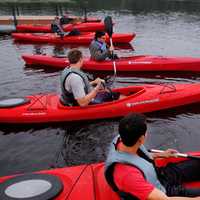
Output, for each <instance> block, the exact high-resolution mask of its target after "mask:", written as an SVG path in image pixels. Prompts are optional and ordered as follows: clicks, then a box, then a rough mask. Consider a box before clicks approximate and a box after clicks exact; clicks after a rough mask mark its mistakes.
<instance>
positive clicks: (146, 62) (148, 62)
mask: <svg viewBox="0 0 200 200" xmlns="http://www.w3.org/2000/svg"><path fill="white" fill-rule="evenodd" d="M151 63H152V62H151V61H128V64H129V65H132V64H151Z"/></svg>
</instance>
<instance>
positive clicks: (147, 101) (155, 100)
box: [126, 98, 160, 107]
mask: <svg viewBox="0 0 200 200" xmlns="http://www.w3.org/2000/svg"><path fill="white" fill-rule="evenodd" d="M159 101H160V99H159V98H156V99H150V100H145V101H138V102H134V103H127V104H126V106H127V107H133V106H137V105H141V104H149V103H155V102H159Z"/></svg>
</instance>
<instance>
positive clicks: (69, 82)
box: [60, 49, 104, 106]
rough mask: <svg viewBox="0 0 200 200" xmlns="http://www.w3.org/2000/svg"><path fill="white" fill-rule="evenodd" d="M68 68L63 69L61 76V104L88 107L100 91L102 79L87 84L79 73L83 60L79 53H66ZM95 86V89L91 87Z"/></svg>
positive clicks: (86, 80)
mask: <svg viewBox="0 0 200 200" xmlns="http://www.w3.org/2000/svg"><path fill="white" fill-rule="evenodd" d="M68 59H69V62H70V68H65V70H64V71H63V72H62V75H61V92H62V94H61V99H60V100H61V102H62V103H63V104H66V105H79V106H86V105H88V104H89V103H90V102H91V101H92V100H93V99H94V98H95V97H96V95H97V93H98V91H99V90H101V85H102V82H104V80H103V79H100V78H96V79H95V80H94V81H91V82H89V80H88V78H87V76H86V74H85V73H84V72H83V71H81V67H82V65H83V58H82V53H81V51H79V50H77V49H73V50H71V51H70V52H69V53H68ZM94 85H96V86H95V87H92V86H94Z"/></svg>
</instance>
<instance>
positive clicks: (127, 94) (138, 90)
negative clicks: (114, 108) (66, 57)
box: [58, 86, 146, 109]
mask: <svg viewBox="0 0 200 200" xmlns="http://www.w3.org/2000/svg"><path fill="white" fill-rule="evenodd" d="M112 91H113V92H119V93H120V98H119V99H117V100H113V101H108V102H104V103H100V104H92V105H88V106H85V107H80V106H68V105H63V104H62V103H61V102H60V101H59V102H58V107H59V109H66V108H70V109H71V108H74V109H80V108H82V109H83V108H88V107H99V106H102V105H105V106H106V105H110V104H115V103H117V102H121V101H126V99H127V98H134V97H136V96H138V95H141V94H142V93H144V92H145V91H146V90H145V87H142V86H129V87H124V88H116V89H113V90H112Z"/></svg>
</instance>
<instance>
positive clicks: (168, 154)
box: [151, 149, 178, 159]
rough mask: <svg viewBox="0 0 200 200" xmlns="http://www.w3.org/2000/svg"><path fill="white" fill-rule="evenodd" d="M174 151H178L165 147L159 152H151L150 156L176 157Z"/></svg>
mask: <svg viewBox="0 0 200 200" xmlns="http://www.w3.org/2000/svg"><path fill="white" fill-rule="evenodd" d="M176 153H178V151H177V150H175V149H167V150H165V151H163V152H160V153H151V155H152V157H153V158H154V159H155V158H169V157H177V155H176Z"/></svg>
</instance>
